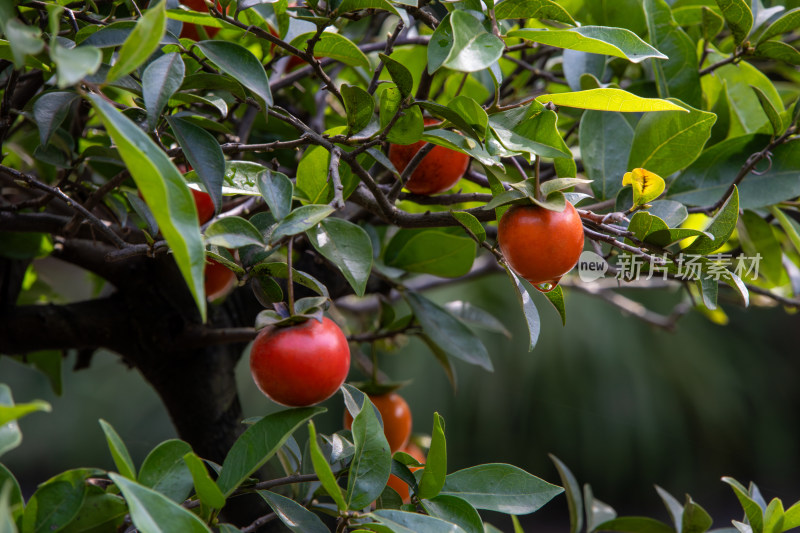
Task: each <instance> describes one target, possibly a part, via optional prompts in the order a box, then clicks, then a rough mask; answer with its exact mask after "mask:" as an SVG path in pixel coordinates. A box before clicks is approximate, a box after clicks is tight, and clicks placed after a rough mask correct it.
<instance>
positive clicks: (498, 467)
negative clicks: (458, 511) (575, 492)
mask: <svg viewBox="0 0 800 533" xmlns="http://www.w3.org/2000/svg"><path fill="white" fill-rule="evenodd" d="M563 491H564V489H562V488H561V487H558V486H556V485H551V484H550V483H548V482H546V481H544V480H542V479H539V478H538V477H536V476H534V475H532V474H529V473H528V472H526V471H524V470H522V469H521V468H517V467H516V466H512V465H507V464H501V463H492V464H484V465H478V466H473V467H470V468H465V469H463V470H459V471H457V472H453V473H452V474H450V475H449V476H447V480H446V481H445V484H444V488H443V489H442V492H441V493H442V494H447V495H451V496H458V497H459V498H462V499H464V500H466V501H467V502H469V503H470V504H471V505H472V506H473V507H475V508H476V509H485V510H487V511H496V512H499V513H507V514H516V515H519V514H528V513H532V512H534V511H536V510H538V509H539V508H541V507H542V506H543V505H545V504H546V503H547V502H549V501H550V500H551V499H553V498H554V497H555V496H558V495H559V494H561V493H562V492H563Z"/></svg>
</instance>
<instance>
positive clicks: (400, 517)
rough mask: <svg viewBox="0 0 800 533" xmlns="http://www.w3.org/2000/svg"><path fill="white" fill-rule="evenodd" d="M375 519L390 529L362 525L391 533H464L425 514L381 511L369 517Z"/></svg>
mask: <svg viewBox="0 0 800 533" xmlns="http://www.w3.org/2000/svg"><path fill="white" fill-rule="evenodd" d="M367 516H368V517H371V518H374V519H375V520H377V521H378V522H379V523H380V524H384V525H386V526H388V528H389V529H378V528H376V527H375V526H374V525H373V524H369V523H367V524H361V526H362V527H365V528H369V529H370V530H372V531H379V532H386V531H391V533H420V532H422V531H424V532H425V533H464V530H463V529H461V527H459V526H457V525H455V524H452V523H450V522H445V521H444V520H441V519H439V518H434V517H432V516H427V515H424V514H417V513H409V512H406V511H397V510H394V509H379V510H377V511H373V512H372V513H370V514H368V515H367Z"/></svg>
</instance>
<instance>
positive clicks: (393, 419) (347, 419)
mask: <svg viewBox="0 0 800 533" xmlns="http://www.w3.org/2000/svg"><path fill="white" fill-rule="evenodd" d="M369 399H370V401H372V403H373V404H375V407H377V408H378V412H379V413H380V414H381V418H382V419H383V433H384V435H386V440H387V441H389V448H391V450H392V453H394V452H396V451H397V450H400V449H401V448H403V447H404V446H405V445H406V444H407V443H408V438H409V437H410V436H411V408H409V407H408V403H406V401H405V399H403V397H402V396H400V395H399V394H397V393H396V392H390V393H389V394H381V395H376V396H370V397H369ZM352 425H353V417H352V416H350V413H349V412H348V411H347V410H345V412H344V427H345V428H346V429H350V428H351V427H352Z"/></svg>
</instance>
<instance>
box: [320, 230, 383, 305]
mask: <svg viewBox="0 0 800 533" xmlns="http://www.w3.org/2000/svg"><path fill="white" fill-rule="evenodd" d="M307 235H308V239H309V241H310V242H311V244H312V245H313V246H314V248H315V249H316V250H317V251H318V252H319V253H320V254H322V256H324V257H325V258H326V259H328V260H329V261H330V262H331V263H333V264H334V265H336V267H337V268H338V269H339V271H340V272H341V273H342V274H343V275H344V277H345V278H346V279H347V281H348V283H350V286H352V287H353V290H354V291H355V292H356V294H357V295H358V296H363V295H364V291H365V290H366V287H367V281H368V280H369V275H370V272H371V271H372V260H373V256H372V241H371V240H370V238H369V235H367V232H366V231H364V228H362V227H361V226H357V225H356V224H353V223H352V222H349V221H347V220H344V219H341V218H326V219H325V220H323V221H321V222H320V223H319V224H318V225H317V226H316V227H315V228H313V229H311V230H309V231H308V233H307Z"/></svg>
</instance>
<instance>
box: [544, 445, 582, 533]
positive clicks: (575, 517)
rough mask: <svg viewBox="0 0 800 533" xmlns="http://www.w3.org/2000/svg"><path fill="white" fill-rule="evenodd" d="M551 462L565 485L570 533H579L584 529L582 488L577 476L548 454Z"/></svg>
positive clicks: (556, 458)
mask: <svg viewBox="0 0 800 533" xmlns="http://www.w3.org/2000/svg"><path fill="white" fill-rule="evenodd" d="M548 455H549V456H550V460H551V461H553V464H554V465H556V470H558V475H559V477H560V478H561V483H562V484H563V485H564V491H565V493H566V496H567V507H568V508H569V524H570V527H569V531H570V533H578V532H579V531H580V530H581V528H583V496H582V494H581V486H580V484H579V483H578V480H577V479H575V475H574V474H573V473H572V471H571V470H570V469H569V468H567V465H565V464H564V463H563V462H561V460H560V459H559V458H558V457H556V456H555V455H553V454H552V453H551V454H548Z"/></svg>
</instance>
